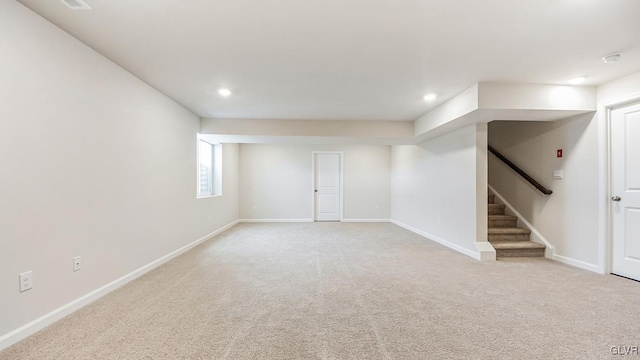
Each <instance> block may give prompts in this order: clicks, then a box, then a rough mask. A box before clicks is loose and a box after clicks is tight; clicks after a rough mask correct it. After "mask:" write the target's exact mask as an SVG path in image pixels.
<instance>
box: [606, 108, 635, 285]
mask: <svg viewBox="0 0 640 360" xmlns="http://www.w3.org/2000/svg"><path fill="white" fill-rule="evenodd" d="M611 188H612V193H611V196H612V197H611V201H612V211H611V212H612V224H611V228H612V258H611V272H612V273H614V274H617V275H622V276H626V277H629V278H632V279H635V280H640V104H635V105H631V106H626V107H624V108H620V109H615V110H613V111H611Z"/></svg>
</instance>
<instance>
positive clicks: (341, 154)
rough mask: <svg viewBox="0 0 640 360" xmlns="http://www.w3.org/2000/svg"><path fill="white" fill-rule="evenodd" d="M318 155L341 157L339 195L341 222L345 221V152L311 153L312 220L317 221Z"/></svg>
mask: <svg viewBox="0 0 640 360" xmlns="http://www.w3.org/2000/svg"><path fill="white" fill-rule="evenodd" d="M316 154H338V156H339V157H340V193H339V194H338V202H339V204H338V211H339V221H341V222H342V220H343V219H344V217H343V215H344V200H343V193H344V151H312V152H311V218H312V221H316V193H315V190H316Z"/></svg>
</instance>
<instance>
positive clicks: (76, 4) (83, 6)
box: [60, 0, 91, 10]
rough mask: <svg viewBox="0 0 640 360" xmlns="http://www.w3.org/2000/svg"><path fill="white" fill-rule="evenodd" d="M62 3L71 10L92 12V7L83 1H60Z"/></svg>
mask: <svg viewBox="0 0 640 360" xmlns="http://www.w3.org/2000/svg"><path fill="white" fill-rule="evenodd" d="M60 1H62V3H64V4H65V5H67V6H68V7H69V9H71V10H91V6H89V5H88V4H87V3H86V2H84V1H83V0H60Z"/></svg>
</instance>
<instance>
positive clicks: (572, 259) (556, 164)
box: [489, 114, 599, 271]
mask: <svg viewBox="0 0 640 360" xmlns="http://www.w3.org/2000/svg"><path fill="white" fill-rule="evenodd" d="M489 144H490V145H491V146H493V147H494V148H495V149H496V150H498V151H499V152H500V153H502V154H503V155H504V156H506V157H507V158H508V159H509V160H511V161H512V162H514V163H515V164H516V165H518V166H519V167H520V168H522V169H523V170H524V171H525V172H527V173H528V174H529V175H531V176H532V177H533V178H534V179H536V180H537V181H538V182H540V183H541V184H542V185H543V186H545V187H547V188H548V189H550V190H552V191H553V194H551V195H544V194H542V193H541V192H539V191H538V190H537V189H535V188H534V187H533V186H531V185H530V184H529V183H528V182H526V181H525V180H524V179H522V178H521V177H520V176H519V175H517V174H516V173H515V172H514V171H512V170H511V169H509V168H508V167H507V166H506V165H504V164H503V163H502V162H501V161H499V160H497V158H496V157H495V156H493V155H489V184H491V186H493V187H494V188H495V189H496V190H497V191H498V192H499V193H500V194H501V195H502V196H504V197H505V198H506V199H507V201H509V203H511V204H512V205H513V206H514V207H515V208H516V209H517V210H518V212H520V213H521V214H522V215H523V216H524V217H525V218H526V220H527V221H529V223H531V224H532V225H533V226H534V227H535V228H536V229H537V230H538V231H539V232H540V233H541V234H542V236H543V237H544V238H545V239H546V240H547V241H548V242H549V243H551V244H552V245H553V246H554V247H555V256H556V259H558V260H561V261H564V262H568V263H570V264H573V265H577V266H581V267H583V268H587V269H590V270H593V271H596V270H597V266H598V198H599V195H598V185H599V180H598V126H597V121H595V116H594V115H593V114H592V115H581V116H577V117H572V118H569V119H564V120H558V121H555V122H521V121H494V122H492V123H490V124H489ZM557 149H563V157H562V158H557V157H556V150H557ZM554 170H562V171H563V172H564V179H562V180H554V179H553V171H554Z"/></svg>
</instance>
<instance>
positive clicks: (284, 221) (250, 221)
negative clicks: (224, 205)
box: [238, 219, 313, 223]
mask: <svg viewBox="0 0 640 360" xmlns="http://www.w3.org/2000/svg"><path fill="white" fill-rule="evenodd" d="M238 222H241V223H297V222H313V219H240V220H238Z"/></svg>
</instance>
